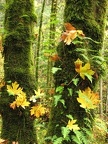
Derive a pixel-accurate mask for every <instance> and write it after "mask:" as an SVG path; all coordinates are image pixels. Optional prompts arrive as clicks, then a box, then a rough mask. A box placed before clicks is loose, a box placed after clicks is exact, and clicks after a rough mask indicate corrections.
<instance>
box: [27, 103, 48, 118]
mask: <svg viewBox="0 0 108 144" xmlns="http://www.w3.org/2000/svg"><path fill="white" fill-rule="evenodd" d="M30 112H31V115H34V116H35V117H37V118H39V117H40V116H42V115H44V114H45V113H46V108H45V107H43V106H42V105H41V104H40V105H35V106H33V107H32V108H31V110H30Z"/></svg>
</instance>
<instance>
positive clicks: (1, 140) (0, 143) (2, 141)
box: [0, 138, 8, 144]
mask: <svg viewBox="0 0 108 144" xmlns="http://www.w3.org/2000/svg"><path fill="white" fill-rule="evenodd" d="M0 144H8V140H4V139H1V138H0Z"/></svg>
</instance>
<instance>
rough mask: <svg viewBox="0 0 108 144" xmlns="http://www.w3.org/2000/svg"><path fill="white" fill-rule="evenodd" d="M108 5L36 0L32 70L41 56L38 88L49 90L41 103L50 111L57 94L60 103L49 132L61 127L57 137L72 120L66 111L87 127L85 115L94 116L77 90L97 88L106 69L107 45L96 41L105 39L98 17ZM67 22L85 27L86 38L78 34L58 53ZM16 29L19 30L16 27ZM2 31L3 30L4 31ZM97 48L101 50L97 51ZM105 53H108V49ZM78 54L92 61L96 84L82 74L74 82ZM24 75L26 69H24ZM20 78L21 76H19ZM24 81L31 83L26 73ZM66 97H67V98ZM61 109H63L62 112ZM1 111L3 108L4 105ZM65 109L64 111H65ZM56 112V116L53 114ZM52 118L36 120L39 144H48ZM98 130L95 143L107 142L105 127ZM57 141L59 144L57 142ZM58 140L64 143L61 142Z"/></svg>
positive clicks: (77, 27) (84, 60)
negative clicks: (103, 52)
mask: <svg viewBox="0 0 108 144" xmlns="http://www.w3.org/2000/svg"><path fill="white" fill-rule="evenodd" d="M7 2H8V1H7ZM43 2H45V5H44V9H43V11H41V9H42V3H43ZM65 3H66V7H67V5H68V7H67V8H65V15H64V17H63V13H64V12H63V9H64V5H65ZM71 3H72V5H71ZM104 4H105V3H104V1H103V5H101V6H102V9H101V8H100V2H99V1H98V2H97V1H96V2H94V1H93V2H88V1H83V2H81V1H79V2H76V1H71V0H70V1H65V2H64V0H52V1H51V0H35V7H36V10H35V11H36V13H37V14H38V15H37V24H36V26H35V39H34V38H33V39H30V40H32V42H34V44H33V49H32V60H33V61H32V62H33V63H32V66H33V69H32V72H33V73H34V71H35V69H34V67H35V66H34V63H36V60H37V59H39V62H38V64H37V67H38V75H37V76H38V79H39V81H38V82H39V83H38V86H37V87H40V88H41V91H42V92H43V91H44V92H47V93H46V94H45V96H44V97H42V99H40V100H39V101H40V102H41V103H44V104H45V105H46V106H47V107H48V108H49V110H50V106H51V102H52V98H53V97H54V101H53V102H54V104H55V102H56V104H57V106H56V107H55V106H54V107H53V108H54V109H55V110H54V111H53V108H52V111H53V112H52V114H51V118H52V120H53V122H54V123H55V124H54V127H53V126H52V129H49V130H48V133H50V130H51V132H52V131H53V132H52V135H53V134H55V133H56V130H57V137H56V138H59V136H60V135H61V128H59V127H55V125H56V124H57V125H58V124H59V125H60V124H61V123H62V124H63V126H66V125H67V122H68V117H66V114H67V115H68V114H73V115H72V116H74V118H79V117H81V118H82V121H81V120H80V119H79V120H78V123H79V126H80V125H81V126H83V124H84V121H83V120H84V119H83V118H84V117H86V116H90V115H89V114H88V115H86V113H85V110H84V109H81V108H80V107H79V104H78V102H77V101H76V99H75V96H78V95H77V93H75V91H76V90H78V88H80V89H82V90H84V87H86V86H90V88H91V89H92V90H93V89H94V88H95V83H96V81H97V80H98V78H99V77H100V74H102V73H103V71H102V69H103V68H105V63H104V59H103V54H102V53H101V47H102V45H103V44H102V43H96V41H99V38H100V39H101V38H102V37H103V33H101V30H102V29H104V23H103V24H102V23H101V22H102V19H103V18H102V19H101V18H100V17H98V14H99V13H101V11H104V9H103V7H104ZM79 5H80V7H79ZM98 6H99V7H98ZM0 8H1V7H0ZM3 8H4V6H3ZM51 8H52V9H51ZM72 9H73V11H72ZM91 11H92V12H91ZM41 12H42V14H41ZM88 13H89V15H88ZM2 14H3V13H2ZM41 15H42V16H43V20H41V24H42V25H41V24H40V17H41ZM99 15H101V14H99ZM52 16H53V18H52ZM70 16H71V17H70ZM92 16H93V17H92ZM27 18H28V17H27V15H24V16H23V18H21V20H22V19H23V20H26V21H27ZM63 18H64V19H65V20H64V22H62V21H63ZM20 22H21V21H20ZM67 22H70V23H71V24H72V25H73V26H74V27H75V28H76V29H82V30H83V32H84V34H85V39H80V38H78V37H77V38H76V42H75V41H74V42H73V44H71V45H68V46H67V45H65V44H64V42H62V43H60V44H59V46H58V49H57V51H58V52H57V51H56V47H57V45H58V43H59V42H60V35H61V32H62V31H63V28H62V27H63V23H67ZM31 25H32V24H31ZM39 25H41V26H42V27H41V30H40V33H39V32H38V29H39ZM64 28H65V27H64ZM100 28H102V29H100ZM6 29H7V28H6ZM12 30H13V29H12ZM14 30H16V27H15V29H14ZM64 31H65V29H64ZM103 31H104V30H103ZM0 32H1V30H0ZM2 33H3V31H2ZM39 35H40V36H41V39H40V51H39V55H38V58H37V56H34V54H33V53H35V52H36V51H37V48H38V43H39ZM100 35H101V37H100ZM6 36H7V35H6ZM8 37H9V36H8ZM15 37H16V36H15ZM87 37H91V38H92V40H90V39H89V38H87ZM17 38H18V36H17V37H16V39H15V40H16V41H17ZM25 38H26V37H25ZM25 38H24V39H25ZM79 41H80V42H81V43H80V42H79ZM93 41H95V42H93ZM100 41H101V40H100ZM18 42H19V38H18ZM82 42H83V43H82ZM15 43H16V42H15ZM22 43H23V42H22ZM24 43H25V41H24ZM13 45H14V46H15V44H13ZM15 47H16V46H15ZM98 48H99V49H100V50H99V49H98ZM97 49H98V50H99V51H97ZM106 49H107V48H106ZM23 50H24V49H23ZM15 51H16V49H15ZM19 51H20V50H18V53H19ZM34 51H35V52H34ZM4 52H5V51H4ZM9 52H10V51H9ZM20 52H21V53H22V51H20ZM57 53H58V54H59V55H58V54H57ZM101 54H102V55H101ZM105 54H106V55H107V52H106V53H105ZM9 55H10V54H9ZM15 55H16V53H15ZM17 56H22V54H21V55H20V53H19V55H18V54H17ZM15 57H16V56H15ZM78 57H80V59H81V60H83V64H85V63H86V62H88V60H89V63H90V64H91V68H93V70H94V71H95V75H94V77H93V79H92V84H91V82H90V81H89V80H87V78H86V80H85V81H83V80H82V79H81V78H80V77H76V78H79V81H80V82H81V83H80V82H78V81H74V83H73V80H78V79H74V78H73V75H75V74H76V71H75V64H74V60H76V59H77V58H78ZM22 59H23V58H22ZM22 59H21V60H22ZM30 59H31V58H30ZM16 61H17V60H16ZM22 61H23V60H22ZM56 61H57V62H56ZM14 62H15V60H14V61H13V63H14ZM17 62H18V61H17ZM54 62H56V63H55V65H54V67H53V69H52V66H53V64H54ZM0 63H1V61H0ZM20 63H21V62H20ZM49 63H50V65H49ZM14 65H15V63H14ZM22 65H23V64H21V67H22ZM59 65H60V67H58V66H59ZM94 65H95V66H96V67H95V66H94ZM100 65H101V67H100ZM29 66H30V65H29ZM30 67H31V66H30ZM0 68H1V67H0ZM60 68H62V70H61V69H60ZM18 69H19V68H18ZM57 69H58V70H61V71H58V72H57V73H55V71H56V70H57ZM97 69H98V70H97ZM0 70H1V69H0ZM104 70H105V69H104ZM19 71H20V69H19ZM24 72H25V71H24ZM52 72H53V73H55V80H56V81H55V84H56V94H55V95H54V89H53V86H54V83H53V79H52ZM6 74H7V73H6ZM22 74H23V71H22ZM22 74H21V75H22ZM9 75H10V73H9ZM12 75H13V74H12ZM24 75H25V74H24ZM28 75H29V74H28ZM33 75H34V74H33ZM77 76H78V75H77ZM0 77H2V75H0ZM27 77H28V76H27ZM7 78H8V77H7ZM72 78H73V79H72ZM30 79H31V78H30ZM16 80H17V78H16ZM20 81H21V86H22V87H23V86H24V85H25V84H23V82H22V79H19V81H18V82H19V84H20ZM23 81H25V82H28V80H25V76H24V79H23ZM30 81H31V80H30ZM34 81H35V79H34ZM8 82H9V81H8ZM32 82H33V81H32ZM64 82H66V83H64ZM68 82H69V83H68ZM33 83H34V82H33ZM35 83H37V81H35ZM61 83H62V85H60V84H61ZM67 83H68V84H67ZM79 83H80V84H79ZM6 84H7V83H6ZM8 84H9V83H8ZM74 84H76V85H74ZM77 84H78V85H77ZM33 85H34V84H33ZM59 85H60V87H59ZM27 86H28V87H29V85H27ZM0 88H1V82H0ZM34 88H35V86H33V87H32V86H31V89H32V90H33V89H34ZM97 88H99V85H97ZM103 88H104V93H103V95H102V99H103V103H101V104H102V106H103V109H104V110H105V102H106V93H105V92H106V83H105V85H104V87H103ZM24 89H25V86H24ZM27 89H28V88H27ZM73 89H74V90H73ZM73 91H74V92H73ZM25 92H26V90H25ZM27 92H28V94H29V93H32V92H31V91H27ZM72 93H73V99H72V98H71V95H72ZM60 95H63V97H61V96H60ZM67 95H68V96H67ZM0 96H1V93H0ZM57 96H58V97H57ZM65 96H67V99H66V97H65ZM69 96H70V97H69ZM55 98H56V99H55ZM28 99H29V98H28ZM71 100H72V101H73V102H72V105H70V106H69V103H71ZM65 101H66V103H65ZM8 102H9V101H8ZM7 105H8V104H7ZM66 106H67V109H66ZM73 106H74V107H73ZM60 108H61V110H60ZM71 108H72V110H71ZM58 109H59V110H60V111H58ZM69 109H70V111H69ZM0 110H1V108H0ZM64 110H65V111H64ZM104 110H103V111H104ZM22 111H23V110H21V112H22ZM62 111H64V114H63V112H62ZM76 111H77V112H76ZM106 111H107V110H106ZM27 112H28V110H27ZM60 112H61V114H60ZM96 112H97V113H98V112H99V111H98V109H97V111H96ZM23 113H25V112H24V111H23ZM53 114H54V116H55V117H54V116H53ZM57 115H59V117H58V118H57ZM61 115H62V118H63V120H62V122H61V123H60V121H59V120H61ZM21 116H22V114H21ZM96 116H97V115H96ZM48 118H49V114H47V116H44V117H42V118H41V119H36V125H35V126H36V129H38V135H37V137H38V139H39V141H38V142H39V144H43V143H44V135H45V133H46V131H47V130H46V124H47V122H48ZM106 118H107V117H106ZM98 122H99V123H98V125H99V128H100V125H101V128H103V127H105V126H103V125H102V124H103V123H101V120H100V119H99V121H98ZM40 123H41V124H40ZM49 125H50V126H51V125H52V122H50V124H49ZM57 125H56V126H57ZM53 128H54V129H53ZM62 130H64V129H62ZM96 130H97V131H96ZM94 131H95V132H94V133H95V135H94V137H95V138H96V136H97V137H98V139H96V142H95V143H98V142H97V141H98V140H99V143H100V139H101V140H102V139H103V143H104V140H105V130H104V132H103V131H102V130H100V129H98V128H97V125H96V126H95V127H94ZM67 132H68V131H67ZM98 132H99V133H98ZM97 133H98V134H97ZM65 134H66V133H65ZM101 134H102V135H101ZM49 135H50V134H49ZM40 137H41V138H40ZM53 138H54V137H53ZM56 138H54V139H56ZM59 140H61V139H59ZM53 142H54V141H53ZM55 143H57V141H56V142H55ZM55 143H54V144H55ZM58 143H59V144H60V141H59V142H58ZM86 143H87V142H86Z"/></svg>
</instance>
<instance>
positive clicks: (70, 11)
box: [47, 0, 107, 144]
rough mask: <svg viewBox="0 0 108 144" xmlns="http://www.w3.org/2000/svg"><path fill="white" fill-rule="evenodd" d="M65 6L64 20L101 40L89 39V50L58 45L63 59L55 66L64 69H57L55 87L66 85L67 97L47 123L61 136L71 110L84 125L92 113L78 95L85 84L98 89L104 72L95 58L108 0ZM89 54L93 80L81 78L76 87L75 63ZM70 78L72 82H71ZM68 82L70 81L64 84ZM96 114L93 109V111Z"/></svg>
mask: <svg viewBox="0 0 108 144" xmlns="http://www.w3.org/2000/svg"><path fill="white" fill-rule="evenodd" d="M65 2H66V6H65V11H64V22H69V23H71V24H72V25H73V26H74V27H76V29H81V30H83V32H84V34H85V35H86V36H87V37H90V38H92V39H93V40H95V41H98V42H100V43H99V44H97V43H94V42H92V41H91V42H90V44H88V45H87V43H85V44H84V45H83V48H84V49H85V51H86V53H85V54H84V52H83V51H81V50H80V51H79V52H78V51H77V50H78V49H77V48H78V46H81V45H77V46H76V45H74V44H71V45H64V43H60V45H59V46H58V49H57V50H58V54H59V56H60V58H61V61H59V62H56V63H55V66H56V67H59V68H61V69H62V70H61V71H58V72H57V73H56V74H55V76H54V77H55V88H57V87H58V86H61V85H64V90H63V92H62V99H63V100H64V101H65V107H64V106H63V104H62V103H60V102H58V104H57V106H54V103H53V106H52V110H51V116H50V122H49V127H48V133H47V136H54V135H56V136H57V137H62V135H61V127H62V126H66V123H67V122H68V118H67V117H66V115H68V114H70V115H72V116H73V117H74V118H75V119H77V123H78V125H79V126H80V127H84V118H89V119H90V120H91V118H90V115H87V113H86V112H85V110H84V109H82V108H81V107H80V106H79V104H78V102H77V100H76V98H77V93H76V91H78V90H79V89H81V90H84V89H85V88H86V87H90V88H91V89H92V90H93V89H95V87H96V83H97V81H98V80H99V77H100V75H101V74H103V69H104V68H103V67H102V61H101V60H100V59H99V61H98V60H97V59H96V56H101V55H100V51H101V49H102V45H103V36H104V28H105V13H106V5H107V1H106V0H103V1H100V0H96V1H93V0H91V1H90V0H86V1H83V0H78V1H77V0H65ZM85 57H86V58H88V59H89V62H90V63H91V65H92V66H93V67H94V68H95V72H96V74H95V75H94V79H93V82H92V83H90V82H89V81H88V80H87V79H85V80H84V81H81V79H80V81H81V82H80V84H78V86H77V87H76V86H75V85H74V84H73V83H72V82H71V80H72V78H74V77H75V66H74V62H75V61H76V60H77V58H80V59H81V60H82V61H84V62H86V59H85ZM70 82H71V83H70ZM65 83H68V84H67V85H65ZM68 89H71V90H72V92H73V93H72V96H68V95H69V91H68ZM91 115H92V116H93V115H94V114H93V112H92V111H91ZM63 144H74V142H73V141H63Z"/></svg>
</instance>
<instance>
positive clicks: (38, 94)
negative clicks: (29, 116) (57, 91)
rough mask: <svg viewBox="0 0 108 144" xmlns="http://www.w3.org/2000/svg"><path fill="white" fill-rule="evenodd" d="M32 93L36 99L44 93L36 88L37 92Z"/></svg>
mask: <svg viewBox="0 0 108 144" xmlns="http://www.w3.org/2000/svg"><path fill="white" fill-rule="evenodd" d="M34 92H35V95H36V97H37V98H40V97H42V96H43V95H44V93H43V92H42V90H41V89H40V88H38V90H37V91H36V90H34Z"/></svg>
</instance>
